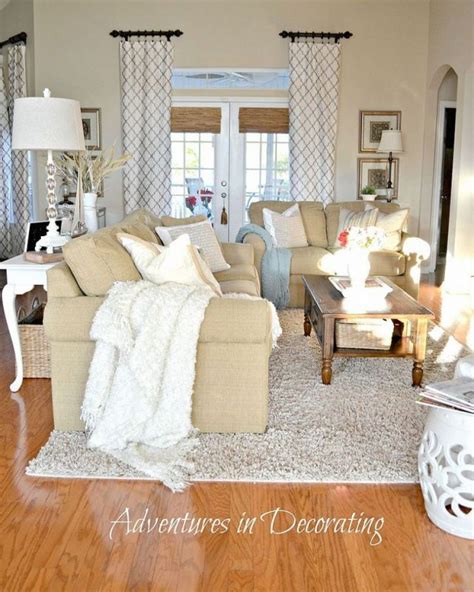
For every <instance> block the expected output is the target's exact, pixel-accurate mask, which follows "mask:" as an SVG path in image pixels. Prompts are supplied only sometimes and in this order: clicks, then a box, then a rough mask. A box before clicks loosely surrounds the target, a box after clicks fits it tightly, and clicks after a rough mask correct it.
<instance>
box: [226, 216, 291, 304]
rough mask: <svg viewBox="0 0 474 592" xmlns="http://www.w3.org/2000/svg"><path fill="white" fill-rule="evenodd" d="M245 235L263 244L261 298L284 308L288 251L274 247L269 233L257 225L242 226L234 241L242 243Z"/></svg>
mask: <svg viewBox="0 0 474 592" xmlns="http://www.w3.org/2000/svg"><path fill="white" fill-rule="evenodd" d="M247 234H256V235H257V236H259V237H260V238H261V239H262V240H263V242H264V243H265V253H264V254H263V257H262V266H261V269H260V277H261V279H262V295H263V297H264V298H266V299H267V300H270V302H273V304H274V305H275V307H276V308H286V307H287V306H288V302H289V300H290V265H291V255H292V253H291V251H290V249H284V248H277V247H274V246H273V241H272V237H271V235H270V233H269V232H268V231H267V230H265V228H262V227H261V226H258V224H246V225H245V226H242V228H241V229H240V230H239V232H238V233H237V237H236V239H235V241H236V242H237V243H243V242H244V239H245V237H246V236H247Z"/></svg>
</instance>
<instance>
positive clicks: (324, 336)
mask: <svg viewBox="0 0 474 592" xmlns="http://www.w3.org/2000/svg"><path fill="white" fill-rule="evenodd" d="M380 279H382V280H383V281H384V282H385V283H386V284H388V285H389V286H390V287H391V288H392V292H390V294H388V295H387V297H386V298H385V300H383V301H382V304H381V305H380V303H377V305H376V306H374V304H372V305H371V303H370V301H369V300H367V301H363V300H362V301H358V302H356V303H353V302H349V299H347V298H344V297H343V296H342V294H341V293H340V292H339V291H338V290H337V289H336V288H335V287H334V286H333V285H332V284H331V282H330V281H329V280H328V278H327V277H324V276H318V275H303V284H304V288H305V304H304V334H305V335H306V336H309V335H310V334H311V327H314V330H315V333H316V336H317V338H318V340H319V343H320V345H321V348H322V366H321V379H322V382H323V384H331V378H332V360H333V357H334V356H352V357H361V358H367V357H377V358H382V357H397V358H406V357H411V358H413V370H412V379H413V386H420V385H421V381H422V378H423V362H424V360H425V352H426V334H427V329H428V321H429V320H430V319H433V318H434V314H433V313H432V312H431V310H429V309H427V308H425V307H424V306H422V305H421V304H419V303H418V302H417V301H416V300H415V299H414V298H412V297H411V296H410V295H408V294H407V293H406V292H404V291H403V290H402V289H401V288H399V287H398V286H397V285H395V284H394V283H393V282H391V281H390V280H389V279H388V278H386V277H381V278H380ZM350 318H354V319H355V318H357V319H367V318H369V319H397V320H399V321H402V322H403V321H411V322H412V324H413V329H412V331H413V334H414V335H413V337H410V336H409V335H408V334H407V331H406V326H407V323H406V322H405V324H404V326H405V331H404V332H403V334H402V335H401V336H394V338H393V340H392V345H391V347H390V349H389V350H386V351H384V350H377V349H349V348H337V347H336V345H335V324H336V319H350Z"/></svg>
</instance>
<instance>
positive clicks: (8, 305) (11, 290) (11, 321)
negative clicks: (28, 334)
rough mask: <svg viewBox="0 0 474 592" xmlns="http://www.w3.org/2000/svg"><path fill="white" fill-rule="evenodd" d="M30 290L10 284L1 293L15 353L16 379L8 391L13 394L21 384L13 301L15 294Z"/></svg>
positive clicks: (20, 364)
mask: <svg viewBox="0 0 474 592" xmlns="http://www.w3.org/2000/svg"><path fill="white" fill-rule="evenodd" d="M32 289H33V286H21V287H20V288H18V287H15V286H14V285H12V284H7V285H6V286H5V287H4V288H3V291H2V301H3V310H4V312H5V319H6V321H7V327H8V332H9V333H10V338H11V340H12V344H13V351H14V353H15V366H16V378H15V380H14V381H13V382H12V383H11V385H10V390H11V391H13V392H14V393H16V392H17V391H19V390H20V388H21V385H22V384H23V358H22V355H21V342H20V332H19V330H18V323H17V318H16V308H15V300H16V296H17V294H24V293H25V292H29V291H30V290H32Z"/></svg>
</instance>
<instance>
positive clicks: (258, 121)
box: [239, 107, 289, 134]
mask: <svg viewBox="0 0 474 592" xmlns="http://www.w3.org/2000/svg"><path fill="white" fill-rule="evenodd" d="M288 128H289V115H288V109H286V108H277V107H260V108H254V107H241V108H240V109H239V132H240V133H241V134H245V133H263V134H287V133H288Z"/></svg>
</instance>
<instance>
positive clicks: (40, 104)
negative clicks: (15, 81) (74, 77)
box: [12, 97, 85, 152]
mask: <svg viewBox="0 0 474 592" xmlns="http://www.w3.org/2000/svg"><path fill="white" fill-rule="evenodd" d="M12 148H13V150H57V151H60V152H78V151H82V150H85V145H84V132H83V129H82V119H81V107H80V104H79V102H78V101H73V100H72V99H58V98H56V97H54V98H51V97H28V98H24V99H16V100H15V106H14V110H13V132H12Z"/></svg>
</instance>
